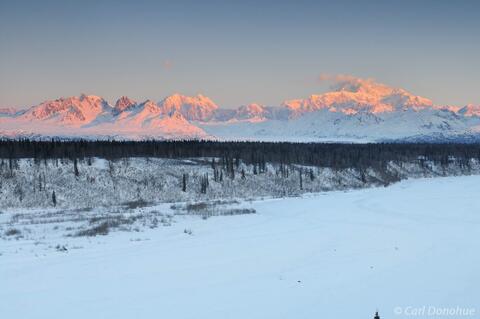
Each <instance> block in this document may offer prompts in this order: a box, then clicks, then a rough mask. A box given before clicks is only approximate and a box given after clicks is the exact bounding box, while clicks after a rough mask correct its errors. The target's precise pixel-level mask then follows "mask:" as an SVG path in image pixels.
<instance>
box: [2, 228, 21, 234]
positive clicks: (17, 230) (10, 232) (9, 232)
mask: <svg viewBox="0 0 480 319" xmlns="http://www.w3.org/2000/svg"><path fill="white" fill-rule="evenodd" d="M20 234H22V232H21V231H20V230H19V229H17V228H10V229H8V230H7V231H6V232H5V236H18V235H20Z"/></svg>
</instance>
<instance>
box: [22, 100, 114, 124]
mask: <svg viewBox="0 0 480 319" xmlns="http://www.w3.org/2000/svg"><path fill="white" fill-rule="evenodd" d="M109 108H110V106H109V105H108V103H107V102H106V101H105V100H104V99H103V98H101V97H98V96H95V95H85V94H82V95H81V96H80V97H76V96H72V97H68V98H60V99H57V100H52V101H46V102H43V103H41V104H39V105H37V106H34V107H32V108H31V109H29V110H28V111H27V112H25V114H24V115H23V117H24V118H26V119H29V120H49V121H52V122H55V123H59V124H71V125H76V124H77V125H81V124H85V123H89V122H91V121H93V120H94V119H95V118H96V117H97V116H98V115H99V114H100V113H102V112H104V111H105V110H108V109H109Z"/></svg>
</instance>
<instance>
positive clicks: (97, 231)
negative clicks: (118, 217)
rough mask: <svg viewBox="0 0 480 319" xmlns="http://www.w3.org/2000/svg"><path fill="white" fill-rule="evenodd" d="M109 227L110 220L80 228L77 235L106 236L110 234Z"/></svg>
mask: <svg viewBox="0 0 480 319" xmlns="http://www.w3.org/2000/svg"><path fill="white" fill-rule="evenodd" d="M109 228H110V226H109V225H108V222H103V223H101V224H99V225H96V226H94V227H92V228H89V229H85V230H80V231H78V232H77V233H76V234H75V236H77V237H83V236H89V237H93V236H97V235H102V236H105V235H108V232H109Z"/></svg>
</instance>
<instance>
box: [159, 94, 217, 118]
mask: <svg viewBox="0 0 480 319" xmlns="http://www.w3.org/2000/svg"><path fill="white" fill-rule="evenodd" d="M160 108H161V109H162V111H163V112H164V113H165V114H170V113H171V112H172V111H173V110H176V111H179V112H180V113H181V114H182V115H183V116H184V117H185V118H186V119H187V120H190V121H205V120H208V119H211V118H212V116H213V113H214V112H215V110H217V109H218V106H217V105H216V104H215V103H214V102H213V101H212V100H211V99H209V98H208V97H206V96H203V95H201V94H198V95H197V96H185V95H181V94H173V95H170V96H168V97H166V98H165V99H164V100H162V101H161V102H160Z"/></svg>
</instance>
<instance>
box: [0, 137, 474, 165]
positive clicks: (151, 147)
mask: <svg viewBox="0 0 480 319" xmlns="http://www.w3.org/2000/svg"><path fill="white" fill-rule="evenodd" d="M91 157H99V158H105V159H111V160H115V159H120V158H128V157H153V158H154V157H158V158H172V159H179V158H199V157H209V158H211V157H216V158H221V159H222V161H225V162H227V163H229V165H233V163H238V162H239V161H242V162H244V163H247V164H256V165H258V166H259V167H262V166H265V163H278V164H299V165H312V166H319V167H331V168H338V169H342V168H350V167H353V168H365V167H375V166H384V165H386V163H388V162H390V161H396V162H408V161H413V160H419V161H423V160H428V161H433V162H439V163H441V164H442V165H443V164H448V163H449V161H451V160H452V159H453V158H454V159H455V160H456V161H465V163H466V165H468V162H469V161H470V160H471V159H480V144H452V143H448V144H437V143H435V144H428V143H421V144H411V143H402V144H398V143H383V144H382V143H379V144H378V143H375V144H343V143H342V144H340V143H289V142H220V141H86V140H85V141H83V140H82V141H59V140H51V141H33V140H27V139H20V140H0V158H2V159H20V158H35V159H38V160H42V159H61V158H66V159H72V160H73V159H84V158H91Z"/></svg>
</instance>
